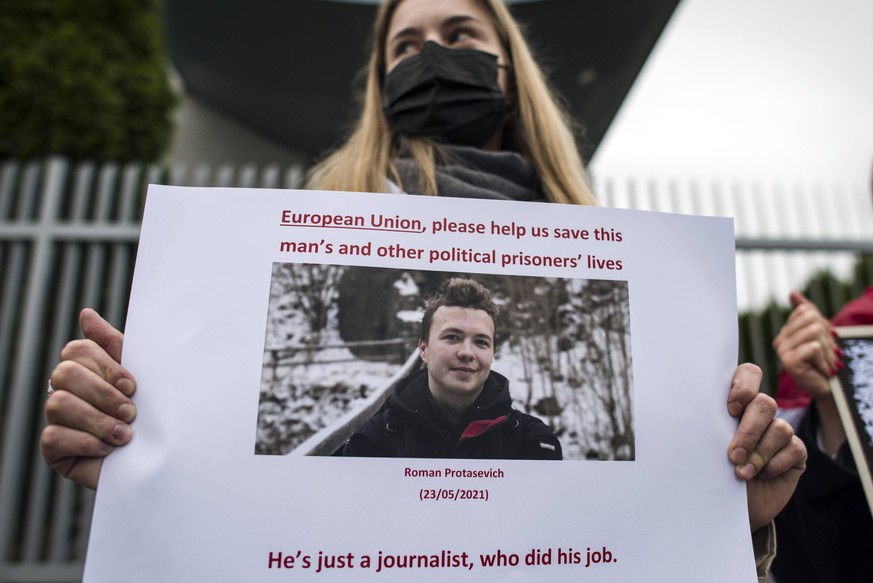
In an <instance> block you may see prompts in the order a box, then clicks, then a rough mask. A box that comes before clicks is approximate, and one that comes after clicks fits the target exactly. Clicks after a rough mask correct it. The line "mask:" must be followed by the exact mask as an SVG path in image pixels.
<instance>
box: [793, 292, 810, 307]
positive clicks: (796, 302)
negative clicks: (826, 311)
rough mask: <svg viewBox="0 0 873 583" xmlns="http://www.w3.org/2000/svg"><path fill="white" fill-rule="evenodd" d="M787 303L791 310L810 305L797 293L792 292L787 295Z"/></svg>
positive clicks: (805, 298) (808, 300)
mask: <svg viewBox="0 0 873 583" xmlns="http://www.w3.org/2000/svg"><path fill="white" fill-rule="evenodd" d="M788 301H789V302H790V303H791V307H792V308H796V307H797V306H799V305H801V304H812V301H811V300H810V299H809V298H807V297H806V296H805V295H803V294H802V293H800V292H799V291H793V292H791V293H790V294H788Z"/></svg>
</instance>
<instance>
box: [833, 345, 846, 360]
mask: <svg viewBox="0 0 873 583" xmlns="http://www.w3.org/2000/svg"><path fill="white" fill-rule="evenodd" d="M834 354H836V355H837V356H838V357H839V358H842V357H844V356H845V353H844V352H843V351H842V350H840V347H839V346H834Z"/></svg>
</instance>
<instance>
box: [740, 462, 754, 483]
mask: <svg viewBox="0 0 873 583" xmlns="http://www.w3.org/2000/svg"><path fill="white" fill-rule="evenodd" d="M740 475H741V476H742V477H744V478H745V479H747V480H751V479H752V478H754V477H755V466H754V465H753V464H746V465H744V466H743V467H742V468H740Z"/></svg>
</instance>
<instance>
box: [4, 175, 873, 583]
mask: <svg viewBox="0 0 873 583" xmlns="http://www.w3.org/2000/svg"><path fill="white" fill-rule="evenodd" d="M302 175H303V169H302V168H299V167H294V168H289V169H281V168H279V167H266V168H256V167H253V166H246V167H241V168H236V167H231V166H223V167H219V168H210V167H205V166H204V167H199V168H194V169H190V170H189V169H184V168H170V169H168V168H162V167H158V166H141V165H128V166H119V165H113V164H107V165H101V166H97V165H92V164H78V165H73V164H70V163H69V162H67V161H65V160H63V159H50V160H47V161H42V162H36V163H20V162H15V161H8V162H5V163H3V164H2V166H0V436H2V443H0V452H2V459H0V582H13V581H21V582H24V581H44V582H52V581H57V582H61V581H79V580H80V579H81V574H82V568H83V561H84V555H85V548H86V543H87V536H88V530H89V525H90V517H91V509H92V504H93V496H92V494H91V493H90V492H89V491H87V490H84V489H82V488H79V487H77V486H75V485H73V484H72V483H70V482H69V481H67V480H63V479H59V478H58V477H57V476H55V475H54V474H53V473H52V472H51V471H50V470H48V469H47V467H46V466H45V464H44V463H42V460H41V458H40V454H39V449H38V436H39V432H40V430H41V428H42V424H43V417H42V406H43V403H44V399H45V383H46V379H47V378H48V375H49V372H50V371H51V368H52V367H53V365H54V364H55V362H56V361H57V359H58V355H59V353H60V350H61V348H62V347H63V345H64V344H65V343H66V342H67V341H68V340H69V339H71V338H75V337H77V336H78V335H79V331H78V326H77V314H78V311H79V309H80V308H82V307H85V306H90V307H93V308H95V309H97V310H98V311H99V312H101V313H102V314H103V315H104V316H105V317H106V318H107V319H108V320H109V321H110V322H111V323H112V324H113V325H115V326H117V327H121V326H122V325H123V322H124V319H125V311H126V304H127V297H128V294H129V291H130V281H131V276H132V269H133V262H134V257H135V253H136V244H137V240H138V235H139V222H140V220H141V216H142V208H143V202H144V197H145V194H144V193H145V187H146V185H147V184H149V183H159V184H171V185H185V186H242V187H270V188H294V187H297V186H298V185H299V184H300V181H301V178H302ZM599 190H600V191H601V192H602V193H603V198H604V201H603V202H604V204H606V205H608V206H616V207H621V208H637V209H647V210H659V211H673V212H683V213H688V214H700V215H722V216H735V217H736V230H737V237H738V239H737V251H738V252H737V278H738V298H739V302H740V306H741V308H744V309H748V310H750V311H752V312H753V314H752V317H750V318H747V319H746V321H743V322H741V346H740V358H741V360H751V361H754V362H757V363H759V364H762V365H763V366H764V368H765V371H766V372H767V377H766V379H765V389H767V390H772V383H773V375H775V372H776V365H775V362H774V360H773V356H772V351H771V350H770V342H771V340H772V337H773V336H774V335H775V334H776V332H778V329H779V327H780V326H781V324H782V318H784V314H783V313H782V312H781V311H779V310H776V309H770V310H767V309H765V308H766V306H767V304H768V302H769V301H770V300H772V299H778V300H779V301H782V302H783V303H784V298H785V296H786V295H787V292H788V290H790V289H792V288H794V287H800V286H802V285H803V283H804V282H805V281H806V280H807V279H808V278H809V277H810V276H811V275H812V274H814V273H815V272H816V271H818V270H820V269H822V268H827V269H830V270H831V271H833V272H834V273H836V274H837V275H838V277H839V278H842V279H845V280H846V281H850V283H849V284H848V286H847V287H846V288H845V289H844V287H841V286H840V285H838V284H837V283H835V282H834V281H833V280H823V283H821V284H820V285H819V286H818V287H817V288H815V287H814V289H813V291H812V293H813V296H814V299H815V300H816V301H818V302H820V304H821V305H822V306H823V308H824V311H825V312H826V313H833V311H834V310H835V309H836V308H837V307H838V306H839V305H841V304H842V303H844V302H845V301H846V300H848V299H849V298H850V297H851V296H852V295H857V294H858V293H860V291H861V289H862V288H863V286H865V285H868V284H869V283H871V281H873V276H871V273H869V272H868V271H867V270H864V269H860V270H857V271H858V274H857V277H856V274H853V273H852V270H853V269H854V267H855V265H856V264H857V263H858V261H859V257H860V256H861V255H862V254H864V253H871V252H873V211H871V206H873V205H871V202H870V198H869V193H868V192H866V188H864V187H863V186H859V187H857V188H856V189H851V188H838V187H815V186H804V187H783V186H756V185H736V184H733V185H732V184H724V183H701V182H698V183H695V182H692V181H635V180H622V181H618V180H604V181H603V184H602V186H601V187H600V188H599ZM677 293H681V290H677Z"/></svg>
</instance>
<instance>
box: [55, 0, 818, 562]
mask: <svg viewBox="0 0 873 583" xmlns="http://www.w3.org/2000/svg"><path fill="white" fill-rule="evenodd" d="M569 128H570V124H569V122H568V121H567V117H566V116H565V115H564V114H563V113H562V111H561V109H560V108H559V107H558V105H557V103H556V101H555V100H554V98H553V97H552V96H551V94H550V92H549V90H548V88H547V86H546V83H545V80H544V76H543V74H542V72H541V71H540V69H539V68H538V66H537V65H536V63H535V62H534V60H533V58H532V56H531V54H530V50H529V49H528V47H527V45H526V43H525V41H524V39H523V37H522V35H521V33H520V31H519V28H518V26H517V24H516V23H515V22H514V21H513V19H512V17H511V16H510V14H509V12H508V10H507V9H506V7H505V6H504V5H503V3H502V2H500V1H499V0H444V1H441V2H433V1H432V0H390V1H388V2H385V3H384V4H383V5H382V6H381V8H380V10H379V14H378V17H377V21H376V24H375V30H374V44H373V50H372V55H371V58H370V65H369V72H368V81H367V89H366V95H365V101H364V105H363V110H362V114H361V116H360V119H359V122H358V124H357V127H356V128H355V130H354V131H353V133H352V134H351V136H350V137H349V139H348V141H347V142H346V144H345V145H344V146H342V147H341V148H340V149H338V150H337V151H336V152H334V153H333V154H331V155H330V156H328V157H327V158H326V159H325V160H324V161H323V162H322V163H321V164H319V165H318V166H316V167H315V169H314V170H313V172H312V174H311V177H310V186H312V187H313V188H318V189H327V190H352V191H364V192H366V191H374V192H409V193H413V192H415V193H421V194H428V195H441V196H453V197H469V198H488V199H498V200H499V199H511V200H520V201H524V200H529V201H537V200H540V201H550V202H558V203H569V204H594V202H595V201H594V197H593V196H592V194H591V192H590V190H589V188H588V186H587V183H586V178H585V173H584V170H583V167H582V163H581V160H580V157H579V155H578V151H577V149H576V146H575V142H574V139H573V135H572V132H571V131H570V129H569ZM80 323H81V327H82V331H83V333H84V336H85V339H84V340H77V341H73V342H70V343H69V344H68V345H67V346H66V347H65V348H64V350H63V352H62V354H61V358H62V360H61V362H60V363H59V364H58V365H57V366H56V368H55V369H54V371H53V373H52V375H51V381H50V385H49V393H50V395H49V399H48V400H47V402H46V408H45V412H46V418H47V419H48V422H49V425H48V427H46V429H45V430H44V432H43V434H42V439H41V448H42V452H43V455H44V457H45V459H46V462H47V463H48V465H49V466H50V467H51V468H53V469H54V470H55V471H57V472H58V473H60V474H61V475H63V476H65V477H68V478H70V479H72V480H74V481H76V482H77V483H79V484H82V485H85V486H87V487H90V488H96V486H97V482H98V478H99V474H100V468H101V464H102V460H103V458H104V457H105V456H106V455H108V454H109V453H110V452H111V451H112V450H113V449H114V448H115V447H118V446H122V445H124V444H126V443H128V442H129V440H130V439H131V436H132V429H131V425H130V424H131V422H132V421H133V419H134V417H135V416H136V409H135V407H134V404H133V402H132V400H131V397H132V396H133V394H134V390H135V386H136V385H135V381H134V377H133V375H132V374H131V373H130V372H129V371H127V370H125V369H124V368H122V367H121V365H120V360H121V348H122V342H123V336H122V334H121V333H120V332H119V331H117V330H115V329H113V328H112V327H111V326H110V325H109V324H108V323H107V322H106V321H104V320H103V319H102V318H100V317H99V316H98V315H97V314H96V313H95V312H94V311H93V310H84V311H83V312H82V314H81V317H80ZM760 381H761V373H760V371H759V370H758V369H757V368H756V367H754V366H751V365H743V366H740V367H739V368H738V369H737V370H736V373H735V375H734V379H733V384H732V386H731V388H730V390H729V392H728V397H727V408H728V411H729V413H730V414H731V415H732V416H733V417H735V418H737V419H739V425H738V429H737V431H736V434H735V435H734V437H733V439H732V440H731V443H730V444H729V445H728V458H729V460H730V462H731V463H733V464H734V465H735V467H736V475H737V476H738V477H739V478H740V479H742V480H744V481H746V482H747V483H748V508H749V520H750V525H751V529H752V531H753V532H754V533H755V536H754V539H755V542H756V547H761V548H760V549H759V550H760V552H758V553H757V556H758V558H759V561H758V563H759V568H760V569H759V571H760V572H762V573H763V572H766V569H767V567H768V566H769V561H770V560H772V553H770V552H769V551H770V549H771V548H772V547H770V546H769V544H770V539H769V533H770V528H769V525H770V523H771V520H772V518H773V517H774V516H775V515H776V513H778V512H779V510H780V509H781V508H782V506H783V505H784V504H785V502H786V501H787V500H788V498H789V497H790V495H791V493H792V491H793V490H794V487H795V485H796V483H797V480H798V477H799V476H800V474H801V472H802V471H803V469H804V465H805V460H806V452H805V449H804V447H803V445H802V443H801V442H800V441H799V440H798V439H797V438H796V437H794V435H793V432H792V430H791V427H790V426H789V425H788V424H787V423H785V422H782V421H779V420H776V419H774V413H775V409H776V406H775V402H774V401H773V399H771V398H769V397H767V396H766V395H763V394H760V393H759V392H758V387H759V385H760ZM686 388H687V387H673V388H672V391H673V394H669V393H668V394H666V395H665V397H667V398H675V397H676V394H678V392H679V391H681V390H684V389H686ZM756 550H758V549H756Z"/></svg>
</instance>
